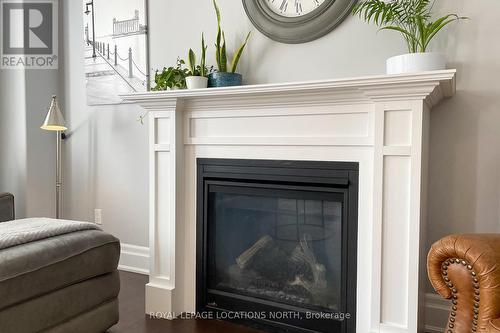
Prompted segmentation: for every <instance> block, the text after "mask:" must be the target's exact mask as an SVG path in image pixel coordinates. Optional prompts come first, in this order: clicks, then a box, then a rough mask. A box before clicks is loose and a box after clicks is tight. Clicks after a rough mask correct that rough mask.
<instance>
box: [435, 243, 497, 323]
mask: <svg viewBox="0 0 500 333" xmlns="http://www.w3.org/2000/svg"><path fill="white" fill-rule="evenodd" d="M427 269H428V274H429V279H430V281H431V284H432V286H433V287H434V289H435V290H436V291H437V292H438V293H439V294H440V295H441V296H443V297H444V298H446V299H451V300H452V308H451V311H450V317H449V320H448V324H447V331H446V332H448V330H452V331H453V332H456V333H461V332H476V331H477V332H487V329H489V328H490V327H491V328H492V329H493V327H494V326H491V320H495V319H497V318H500V234H482V235H480V234H474V235H451V236H447V237H444V238H442V239H441V240H439V241H437V242H436V243H434V244H433V245H432V248H431V250H430V252H429V255H428V257H427ZM495 323H496V322H495ZM492 332H495V331H492Z"/></svg>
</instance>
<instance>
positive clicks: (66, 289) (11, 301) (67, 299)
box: [0, 194, 120, 333]
mask: <svg viewBox="0 0 500 333" xmlns="http://www.w3.org/2000/svg"><path fill="white" fill-rule="evenodd" d="M13 219H14V198H13V197H12V196H11V195H9V194H0V222H5V221H10V220H13ZM119 257H120V243H119V240H118V239H116V238H115V237H113V236H111V235H109V234H106V233H104V232H102V231H100V230H83V231H78V232H72V233H68V234H64V235H60V236H56V237H50V238H46V239H42V240H38V241H35V242H31V243H27V244H23V245H18V246H13V247H9V248H6V249H3V250H0V332H1V333H32V332H43V333H68V332H71V333H102V332H105V331H106V330H107V329H108V328H110V327H111V326H113V325H114V324H116V323H117V322H118V293H119V290H120V280H119V275H118V271H117V266H118V259H119Z"/></svg>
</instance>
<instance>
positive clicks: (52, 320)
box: [0, 271, 120, 333]
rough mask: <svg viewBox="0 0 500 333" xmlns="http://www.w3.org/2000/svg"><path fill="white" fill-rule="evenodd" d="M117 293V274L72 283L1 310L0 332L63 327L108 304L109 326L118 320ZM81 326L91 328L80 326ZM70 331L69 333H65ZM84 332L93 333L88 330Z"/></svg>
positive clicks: (118, 283)
mask: <svg viewBox="0 0 500 333" xmlns="http://www.w3.org/2000/svg"><path fill="white" fill-rule="evenodd" d="M119 291H120V278H119V275H118V272H117V271H115V272H114V273H110V274H106V275H102V276H99V277H96V278H93V279H89V280H85V281H83V282H80V283H76V284H73V285H71V286H69V287H66V288H63V289H59V290H56V291H54V292H51V293H49V294H45V295H42V296H40V297H37V298H33V299H30V300H29V301H26V302H23V303H20V304H17V305H14V306H11V307H9V308H6V309H3V310H1V311H0V332H2V333H35V332H41V331H46V330H48V331H49V332H50V328H52V327H54V326H57V325H60V324H63V323H65V322H67V321H68V320H72V319H74V318H76V317H78V316H80V315H84V314H85V313H87V312H88V311H91V310H93V309H96V308H98V307H99V306H101V305H104V304H106V303H110V304H111V306H112V307H113V308H112V310H113V311H112V312H107V314H108V315H109V314H111V317H110V318H108V319H109V320H110V322H108V323H109V324H111V325H112V324H113V322H116V321H117V319H118V316H117V306H116V305H117V304H116V301H114V300H116V298H117V296H118V293H119ZM83 325H85V326H83V327H93V325H92V324H91V323H87V322H85V323H83ZM66 332H71V331H66ZM86 332H89V333H90V332H93V330H88V331H86Z"/></svg>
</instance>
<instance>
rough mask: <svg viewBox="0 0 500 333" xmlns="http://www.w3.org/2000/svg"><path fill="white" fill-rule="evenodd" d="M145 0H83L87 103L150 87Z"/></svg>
mask: <svg viewBox="0 0 500 333" xmlns="http://www.w3.org/2000/svg"><path fill="white" fill-rule="evenodd" d="M147 6H148V4H147V0H83V1H82V15H83V41H84V50H85V51H84V52H85V81H86V82H85V83H86V92H87V104H88V105H109V104H119V103H121V98H120V97H119V95H121V94H128V93H133V92H144V91H148V90H149V85H150V82H149V72H148V68H149V58H148V56H149V55H148V29H147Z"/></svg>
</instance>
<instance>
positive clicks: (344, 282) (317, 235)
mask: <svg viewBox="0 0 500 333" xmlns="http://www.w3.org/2000/svg"><path fill="white" fill-rule="evenodd" d="M197 166H198V183H197V184H198V185H197V187H198V190H197V193H198V194H197V199H198V200H197V202H198V204H197V212H198V215H197V228H196V229H197V298H196V299H197V301H196V303H197V308H198V311H212V312H214V313H217V314H218V317H219V318H231V319H234V318H236V319H242V320H241V321H242V322H244V323H250V324H252V325H257V326H259V327H262V328H264V329H270V330H273V331H275V330H281V329H282V330H287V331H297V332H355V310H356V267H357V265H356V249H357V210H358V207H357V201H358V198H357V195H358V164H357V163H345V162H308V161H268V160H229V159H198V160H197ZM231 313H232V314H233V315H230V314H231ZM224 314H225V315H224Z"/></svg>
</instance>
